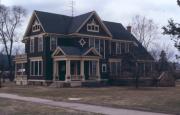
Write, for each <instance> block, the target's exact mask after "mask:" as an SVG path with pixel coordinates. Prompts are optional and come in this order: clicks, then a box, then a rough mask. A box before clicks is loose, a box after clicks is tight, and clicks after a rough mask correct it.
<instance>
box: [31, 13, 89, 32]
mask: <svg viewBox="0 0 180 115" xmlns="http://www.w3.org/2000/svg"><path fill="white" fill-rule="evenodd" d="M35 13H36V15H37V16H38V18H39V20H40V22H41V24H42V26H43V28H44V30H45V32H47V33H57V34H70V33H73V32H75V31H76V30H77V29H78V28H79V27H80V26H81V24H82V23H83V22H84V21H85V20H86V19H87V18H88V17H89V15H90V14H91V13H92V12H89V13H86V14H82V15H79V16H75V17H70V16H65V15H60V14H54V13H48V12H42V11H35Z"/></svg>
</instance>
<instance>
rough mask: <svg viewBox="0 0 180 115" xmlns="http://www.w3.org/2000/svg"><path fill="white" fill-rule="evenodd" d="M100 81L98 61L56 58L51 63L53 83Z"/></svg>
mask: <svg viewBox="0 0 180 115" xmlns="http://www.w3.org/2000/svg"><path fill="white" fill-rule="evenodd" d="M88 80H89V81H100V80H101V78H100V70H99V59H90V58H88V59H85V58H84V59H82V58H81V59H80V58H67V59H63V58H56V59H54V61H53V81H61V82H73V81H74V82H78V81H88Z"/></svg>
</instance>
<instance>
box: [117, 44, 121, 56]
mask: <svg viewBox="0 0 180 115" xmlns="http://www.w3.org/2000/svg"><path fill="white" fill-rule="evenodd" d="M116 54H121V42H116Z"/></svg>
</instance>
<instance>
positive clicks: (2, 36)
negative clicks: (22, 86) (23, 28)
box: [0, 5, 26, 80]
mask: <svg viewBox="0 0 180 115" xmlns="http://www.w3.org/2000/svg"><path fill="white" fill-rule="evenodd" d="M25 14H26V13H25V9H24V8H22V7H20V6H12V7H7V6H4V5H0V42H1V43H2V44H3V45H4V48H5V53H6V55H7V57H8V63H9V70H10V80H13V75H12V60H11V58H12V49H13V44H14V42H16V41H17V40H18V39H17V37H16V36H17V28H18V27H19V26H20V25H21V23H22V20H23V18H24V17H25Z"/></svg>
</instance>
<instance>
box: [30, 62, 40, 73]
mask: <svg viewBox="0 0 180 115" xmlns="http://www.w3.org/2000/svg"><path fill="white" fill-rule="evenodd" d="M30 73H31V75H32V76H42V75H43V61H30Z"/></svg>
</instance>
